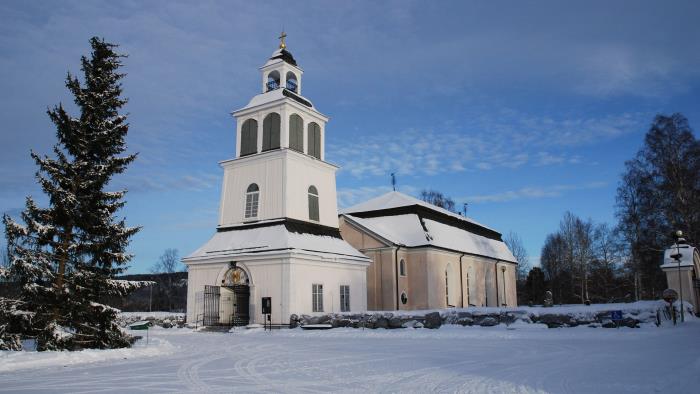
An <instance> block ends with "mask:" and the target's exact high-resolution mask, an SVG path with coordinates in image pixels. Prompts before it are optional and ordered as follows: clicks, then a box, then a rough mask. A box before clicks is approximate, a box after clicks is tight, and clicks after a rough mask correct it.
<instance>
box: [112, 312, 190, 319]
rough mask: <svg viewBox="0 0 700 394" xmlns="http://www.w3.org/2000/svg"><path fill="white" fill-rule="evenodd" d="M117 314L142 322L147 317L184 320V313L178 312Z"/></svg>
mask: <svg viewBox="0 0 700 394" xmlns="http://www.w3.org/2000/svg"><path fill="white" fill-rule="evenodd" d="M119 314H120V315H121V316H122V317H125V318H130V317H135V318H138V319H144V320H145V319H146V318H148V317H153V318H155V319H167V318H173V317H175V318H177V317H181V318H184V317H185V314H184V313H179V312H119Z"/></svg>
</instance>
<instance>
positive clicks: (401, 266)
mask: <svg viewBox="0 0 700 394" xmlns="http://www.w3.org/2000/svg"><path fill="white" fill-rule="evenodd" d="M399 275H401V276H406V262H405V261H404V260H403V259H401V262H400V263H399Z"/></svg>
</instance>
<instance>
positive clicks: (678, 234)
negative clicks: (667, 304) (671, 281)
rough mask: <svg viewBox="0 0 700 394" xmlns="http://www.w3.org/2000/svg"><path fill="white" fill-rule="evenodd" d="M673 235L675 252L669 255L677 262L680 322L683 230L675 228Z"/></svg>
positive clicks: (682, 314) (682, 319)
mask: <svg viewBox="0 0 700 394" xmlns="http://www.w3.org/2000/svg"><path fill="white" fill-rule="evenodd" d="M673 236H674V237H675V238H676V254H674V255H673V256H671V258H672V259H674V260H676V262H677V263H678V290H679V291H678V293H679V298H680V301H681V322H685V312H684V311H683V309H685V308H683V281H682V280H681V257H683V255H682V254H681V246H680V244H681V243H685V239H684V238H683V231H681V230H677V231H676V232H675V233H674V234H673Z"/></svg>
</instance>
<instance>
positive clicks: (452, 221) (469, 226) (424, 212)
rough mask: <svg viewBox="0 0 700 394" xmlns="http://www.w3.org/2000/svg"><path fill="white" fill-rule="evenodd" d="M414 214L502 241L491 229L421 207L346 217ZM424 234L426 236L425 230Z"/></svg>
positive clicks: (391, 209) (369, 212)
mask: <svg viewBox="0 0 700 394" xmlns="http://www.w3.org/2000/svg"><path fill="white" fill-rule="evenodd" d="M411 213H413V214H416V215H418V217H419V218H421V219H430V220H434V221H436V222H440V223H443V224H447V225H449V226H453V227H458V228H461V229H462V230H466V231H469V232H470V233H472V234H477V235H481V236H482V237H486V238H490V239H493V240H496V241H503V239H501V234H500V233H499V232H497V231H493V230H491V229H488V228H485V227H482V226H479V225H478V224H476V223H472V222H467V221H465V220H462V219H460V218H456V217H454V216H451V215H447V214H445V213H442V212H439V211H435V210H433V209H430V208H427V207H424V206H422V205H417V204H416V205H406V206H401V207H395V208H385V209H378V210H375V211H364V212H348V213H347V214H348V215H351V216H357V217H358V218H376V217H381V216H396V215H406V214H411ZM421 224H423V225H424V223H423V222H422V220H421ZM424 230H426V234H427V229H425V227H424Z"/></svg>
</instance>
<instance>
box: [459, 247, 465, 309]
mask: <svg viewBox="0 0 700 394" xmlns="http://www.w3.org/2000/svg"><path fill="white" fill-rule="evenodd" d="M465 254H466V253H462V255H461V256H459V294H460V295H461V296H462V298H461V300H462V308H464V283H463V281H464V279H463V278H462V257H464V255H465Z"/></svg>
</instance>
